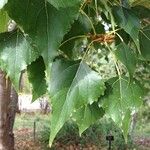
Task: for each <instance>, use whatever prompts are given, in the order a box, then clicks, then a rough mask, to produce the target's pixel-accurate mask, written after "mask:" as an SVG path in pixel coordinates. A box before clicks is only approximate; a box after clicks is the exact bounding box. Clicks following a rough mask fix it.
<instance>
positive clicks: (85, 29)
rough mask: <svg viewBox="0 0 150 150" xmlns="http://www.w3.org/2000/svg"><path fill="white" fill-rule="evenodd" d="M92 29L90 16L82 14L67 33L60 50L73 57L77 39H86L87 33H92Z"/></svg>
mask: <svg viewBox="0 0 150 150" xmlns="http://www.w3.org/2000/svg"><path fill="white" fill-rule="evenodd" d="M90 31H91V24H90V22H89V20H88V18H87V17H86V16H85V15H83V14H80V15H79V17H78V20H76V21H75V22H74V24H73V25H72V27H71V29H70V31H69V32H68V33H67V34H66V35H65V37H64V41H63V42H62V45H61V46H60V50H62V51H63V52H64V53H65V54H67V55H68V56H69V57H72V53H73V50H74V48H75V42H76V41H77V40H83V39H85V38H86V35H87V34H88V33H90ZM72 38H73V39H72ZM69 39H72V40H69ZM68 40H69V41H68Z"/></svg>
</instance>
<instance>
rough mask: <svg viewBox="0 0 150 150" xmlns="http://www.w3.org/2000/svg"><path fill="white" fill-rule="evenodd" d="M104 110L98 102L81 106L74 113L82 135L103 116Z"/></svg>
mask: <svg viewBox="0 0 150 150" xmlns="http://www.w3.org/2000/svg"><path fill="white" fill-rule="evenodd" d="M103 115H104V110H103V109H102V108H101V107H99V106H98V104H97V103H96V102H94V103H93V104H91V105H90V104H89V105H86V106H83V107H81V108H79V109H78V110H77V111H75V112H74V113H73V117H72V118H73V119H74V121H75V122H76V123H77V124H78V126H79V133H80V135H81V134H82V133H83V132H84V131H85V130H86V129H87V128H88V127H89V126H90V125H92V124H94V123H95V122H96V121H97V120H98V119H100V118H102V117H103Z"/></svg>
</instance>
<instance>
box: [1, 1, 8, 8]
mask: <svg viewBox="0 0 150 150" xmlns="http://www.w3.org/2000/svg"><path fill="white" fill-rule="evenodd" d="M7 2H8V0H0V9H2V8H3V7H4V5H5V4H6V3H7Z"/></svg>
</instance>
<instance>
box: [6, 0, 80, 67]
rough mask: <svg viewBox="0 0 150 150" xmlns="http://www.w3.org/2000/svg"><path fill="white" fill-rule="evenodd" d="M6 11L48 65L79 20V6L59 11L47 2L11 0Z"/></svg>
mask: <svg viewBox="0 0 150 150" xmlns="http://www.w3.org/2000/svg"><path fill="white" fill-rule="evenodd" d="M6 10H7V11H8V13H9V15H10V16H11V18H12V19H14V20H15V21H16V22H17V24H19V25H20V26H22V27H23V30H24V31H25V33H27V34H29V36H30V38H31V39H32V40H33V41H32V42H33V44H35V45H37V46H38V48H39V50H40V51H41V53H42V56H43V59H44V61H45V63H46V65H48V63H49V62H51V60H52V59H53V58H54V57H55V56H56V55H57V50H58V48H59V45H60V43H61V41H62V40H63V36H64V35H65V34H66V33H67V32H68V30H69V29H70V26H71V24H72V23H73V21H74V19H76V18H77V16H78V12H79V5H75V6H74V7H67V8H62V9H60V10H57V9H56V8H55V7H53V6H52V5H51V4H50V3H48V2H46V1H45V0H32V1H27V0H22V1H20V0H9V3H8V4H7V6H6ZM18 14H19V15H18Z"/></svg>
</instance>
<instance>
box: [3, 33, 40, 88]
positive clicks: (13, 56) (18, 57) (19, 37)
mask: <svg viewBox="0 0 150 150" xmlns="http://www.w3.org/2000/svg"><path fill="white" fill-rule="evenodd" d="M37 57H39V52H38V50H37V49H36V47H31V46H30V41H29V39H28V37H24V35H23V34H22V33H21V32H19V31H14V32H11V33H7V32H6V33H1V34H0V68H1V69H2V70H4V71H6V73H7V75H8V76H9V77H10V79H11V81H12V82H13V84H14V86H15V88H16V89H17V90H18V89H19V79H20V74H21V71H22V70H24V69H26V67H27V65H29V64H30V63H31V62H32V61H34V60H35V59H36V58H37Z"/></svg>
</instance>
